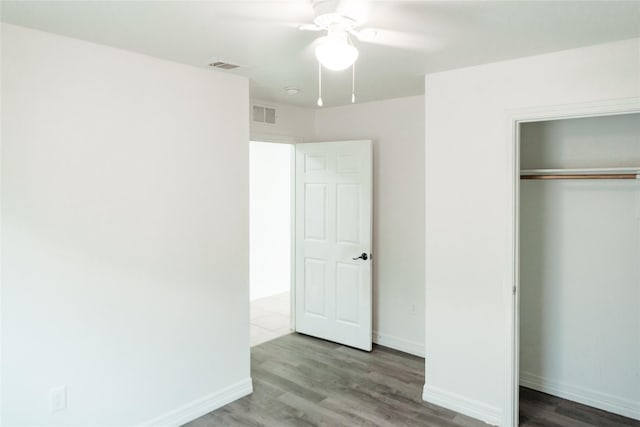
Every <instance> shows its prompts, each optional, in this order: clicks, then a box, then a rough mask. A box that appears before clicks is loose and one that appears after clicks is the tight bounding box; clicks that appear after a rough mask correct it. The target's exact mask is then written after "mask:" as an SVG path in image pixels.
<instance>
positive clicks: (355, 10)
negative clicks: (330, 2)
mask: <svg viewBox="0 0 640 427" xmlns="http://www.w3.org/2000/svg"><path fill="white" fill-rule="evenodd" d="M369 4H370V2H369V1H367V0H340V1H339V2H338V5H337V7H336V13H339V14H340V15H343V16H346V17H348V18H351V19H353V20H354V22H355V26H362V25H364V23H365V22H366V21H367V18H368V17H369V7H370V6H369Z"/></svg>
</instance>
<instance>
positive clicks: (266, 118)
mask: <svg viewBox="0 0 640 427" xmlns="http://www.w3.org/2000/svg"><path fill="white" fill-rule="evenodd" d="M253 121H254V122H258V123H269V124H271V125H275V124H276V109H275V108H272V107H265V106H262V105H254V106H253Z"/></svg>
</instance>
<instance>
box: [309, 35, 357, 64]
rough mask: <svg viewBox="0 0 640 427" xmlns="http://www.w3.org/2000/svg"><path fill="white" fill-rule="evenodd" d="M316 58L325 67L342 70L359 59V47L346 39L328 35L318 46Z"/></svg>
mask: <svg viewBox="0 0 640 427" xmlns="http://www.w3.org/2000/svg"><path fill="white" fill-rule="evenodd" d="M316 59H317V60H318V62H320V63H321V64H322V65H323V66H324V67H325V68H328V69H329V70H333V71H341V70H344V69H345V68H347V67H349V66H351V65H352V64H353V63H354V62H356V59H358V49H356V48H355V47H354V46H352V45H350V44H349V43H347V42H346V41H344V40H341V39H336V38H332V37H327V38H325V40H324V41H323V42H322V43H320V44H319V45H318V46H317V47H316Z"/></svg>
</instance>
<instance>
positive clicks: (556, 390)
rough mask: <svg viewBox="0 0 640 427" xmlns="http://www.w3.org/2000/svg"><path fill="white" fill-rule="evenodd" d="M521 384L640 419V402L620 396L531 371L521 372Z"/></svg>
mask: <svg viewBox="0 0 640 427" xmlns="http://www.w3.org/2000/svg"><path fill="white" fill-rule="evenodd" d="M520 385H521V386H523V387H528V388H532V389H534V390H538V391H541V392H543V393H548V394H552V395H554V396H558V397H561V398H563V399H567V400H571V401H574V402H578V403H582V404H583V405H588V406H593V407H594V408H598V409H602V410H603V411H608V412H613V413H614V414H618V415H622V416H625V417H630V418H635V419H636V420H640V403H639V402H635V401H632V400H629V399H625V398H621V397H619V396H615V395H612V394H608V393H602V392H599V391H595V390H591V389H588V388H584V387H579V386H575V385H571V384H567V383H563V382H560V381H554V380H551V379H548V378H544V377H541V376H539V375H535V374H532V373H529V372H520Z"/></svg>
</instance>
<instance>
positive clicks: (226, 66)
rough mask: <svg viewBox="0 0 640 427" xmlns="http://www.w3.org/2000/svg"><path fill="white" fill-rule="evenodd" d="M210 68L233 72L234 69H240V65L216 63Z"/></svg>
mask: <svg viewBox="0 0 640 427" xmlns="http://www.w3.org/2000/svg"><path fill="white" fill-rule="evenodd" d="M209 66H210V67H213V68H219V69H221V70H233V69H234V68H238V67H239V65H235V64H229V63H228V62H222V61H216V62H212V63H211V64H209Z"/></svg>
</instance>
